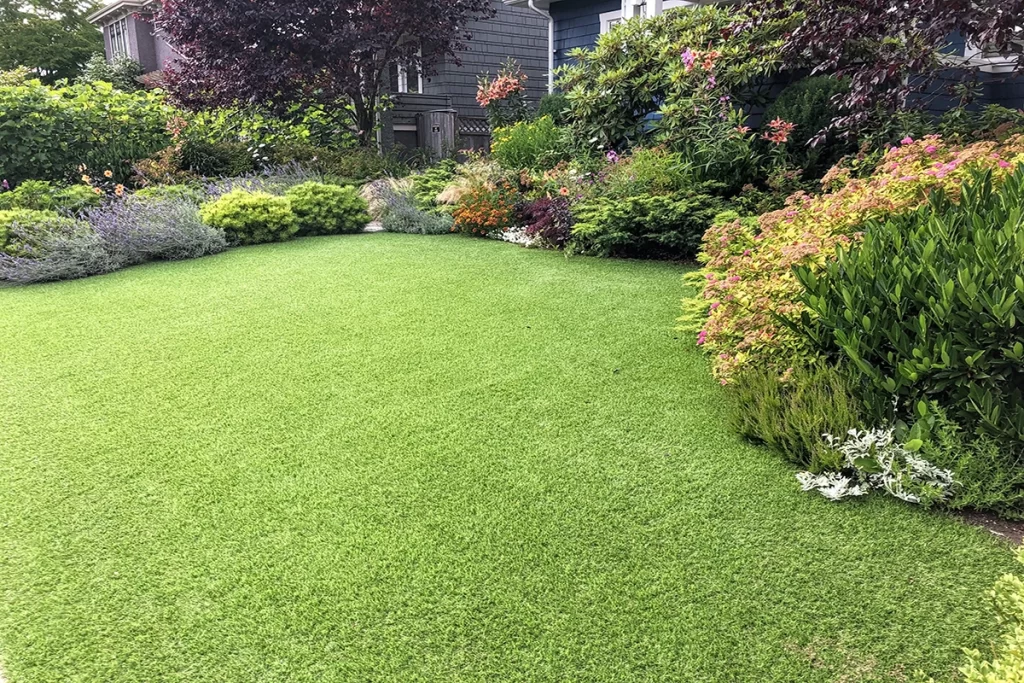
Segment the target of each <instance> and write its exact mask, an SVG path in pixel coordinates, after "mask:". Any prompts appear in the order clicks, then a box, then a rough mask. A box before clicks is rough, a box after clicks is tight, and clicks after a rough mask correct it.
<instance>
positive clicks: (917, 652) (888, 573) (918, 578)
mask: <svg viewBox="0 0 1024 683" xmlns="http://www.w3.org/2000/svg"><path fill="white" fill-rule="evenodd" d="M681 274H682V270H681V269H680V268H679V267H678V266H672V265H667V264H657V263H637V262H623V261H608V260H603V261H602V260H591V259H584V258H574V259H568V260H567V259H565V258H563V257H562V256H560V255H558V254H556V253H551V252H540V251H533V250H526V249H521V248H518V247H514V246H510V245H506V244H501V243H496V242H487V241H474V240H471V239H467V238H460V237H419V236H407V235H387V234H380V235H359V236H352V237H340V238H315V239H305V240H298V241H294V242H290V243H286V244H279V245H273V246H263V247H253V248H246V249H238V250H234V251H231V252H229V253H225V254H222V255H219V256H216V257H211V258H207V259H202V260H198V261H191V262H185V263H166V264H156V265H149V266H143V267H139V268H134V269H130V270H127V271H122V272H119V273H115V274H112V275H109V276H104V277H97V278H93V279H89V280H84V281H79V282H72V283H64V284H57V285H46V286H36V287H31V288H23V289H9V290H3V291H0V329H2V330H3V332H4V334H3V342H2V344H0V415H2V417H3V426H4V429H3V432H2V441H0V449H2V452H0V661H2V662H3V669H4V671H5V675H6V677H7V679H8V681H10V683H17V682H20V681H56V680H61V681H65V680H75V681H157V680H183V681H186V680H187V681H256V680H259V681H272V680H273V681H371V680H372V681H385V680H387V681H416V680H424V681H426V680H430V681H480V680H489V681H513V680H520V681H711V682H717V681H844V682H846V683H854V682H855V681H874V680H902V679H901V678H900V676H902V675H904V674H909V673H911V672H913V670H914V669H916V668H923V669H926V670H928V671H929V672H932V673H934V674H936V675H938V676H939V677H940V679H943V680H947V679H949V678H950V676H951V673H952V672H953V671H954V669H955V666H956V665H957V663H958V661H959V659H960V654H959V648H960V646H962V645H971V646H982V645H984V643H985V641H986V639H987V638H989V637H991V636H992V635H993V634H994V624H993V623H991V622H992V620H991V615H990V614H989V613H988V611H987V607H986V603H985V601H984V599H983V593H984V591H985V590H986V589H988V588H989V587H990V586H991V584H992V583H993V581H994V580H995V578H996V577H997V576H998V575H999V574H1001V573H1003V572H1004V571H1006V570H1008V569H1010V568H1012V566H1013V563H1012V562H1011V553H1010V551H1009V549H1008V547H1007V546H1004V545H1001V544H1000V543H998V542H997V541H996V540H994V539H993V538H992V537H990V536H988V535H987V534H986V532H984V531H981V530H978V529H975V528H971V527H967V526H964V525H962V524H960V523H958V522H956V521H954V520H952V519H949V518H946V517H944V516H942V515H939V514H935V513H927V512H923V511H921V510H917V509H914V508H911V507H909V506H906V505H902V504H899V503H896V502H892V501H888V500H883V499H873V500H870V501H866V502H861V501H858V502H853V503H849V504H843V505H835V504H830V503H828V502H826V501H825V500H824V499H821V498H820V497H815V496H812V495H810V494H804V493H801V492H800V491H799V490H798V486H797V484H796V481H795V479H794V477H793V474H794V471H793V470H792V469H791V468H789V467H787V466H786V465H784V464H783V463H782V461H781V459H780V458H779V457H777V456H776V455H774V454H772V453H770V452H768V451H766V450H763V449H759V448H756V447H754V446H751V445H748V444H745V443H743V442H742V441H741V440H740V439H738V438H737V437H735V436H734V435H732V434H731V433H730V432H729V430H728V429H727V427H726V426H725V424H724V412H725V405H724V399H723V395H722V391H721V388H720V387H719V386H717V385H716V384H715V383H714V381H713V380H711V379H710V378H709V376H708V372H707V371H706V368H705V361H704V360H703V359H702V357H701V356H700V355H699V353H698V352H697V350H696V349H695V348H694V345H693V342H692V340H691V339H689V338H683V337H681V336H680V335H678V334H677V333H675V332H674V331H673V327H674V324H675V323H674V318H675V317H676V314H677V310H678V299H679V296H680V292H681V284H680V275H681Z"/></svg>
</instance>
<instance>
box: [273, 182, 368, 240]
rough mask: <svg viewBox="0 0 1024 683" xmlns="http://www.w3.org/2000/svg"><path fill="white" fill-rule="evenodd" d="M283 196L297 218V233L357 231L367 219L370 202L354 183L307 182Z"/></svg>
mask: <svg viewBox="0 0 1024 683" xmlns="http://www.w3.org/2000/svg"><path fill="white" fill-rule="evenodd" d="M285 196H286V197H287V198H288V199H289V200H291V204H292V211H294V212H295V215H296V216H297V217H298V219H299V233H298V234H300V235H331V234H335V233H346V232H360V231H361V230H362V229H363V228H365V227H366V224H367V223H369V222H370V214H369V208H370V207H369V204H368V203H367V201H366V200H365V199H363V198H362V197H360V196H359V193H358V191H356V189H355V188H354V187H338V186H337V185H328V184H326V183H318V182H308V183H302V184H301V185H296V186H295V187H293V188H291V189H290V190H288V192H286V193H285Z"/></svg>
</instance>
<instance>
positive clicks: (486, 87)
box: [476, 58, 529, 128]
mask: <svg viewBox="0 0 1024 683" xmlns="http://www.w3.org/2000/svg"><path fill="white" fill-rule="evenodd" d="M476 101H477V103H478V104H479V105H480V106H481V107H483V108H484V109H486V110H487V118H488V119H489V120H490V122H491V127H492V128H501V127H504V126H510V125H512V124H513V123H517V122H519V121H525V120H526V118H527V116H528V114H529V110H528V108H527V106H526V74H525V73H523V70H522V69H521V68H519V64H518V63H516V61H515V60H514V59H511V58H509V59H508V60H507V61H506V62H505V63H504V64H503V65H502V67H501V71H499V72H498V75H497V76H496V77H495V78H494V80H491V76H490V74H484V75H482V76H480V77H479V78H478V79H477V88H476Z"/></svg>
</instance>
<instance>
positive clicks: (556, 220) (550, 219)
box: [519, 197, 573, 249]
mask: <svg viewBox="0 0 1024 683" xmlns="http://www.w3.org/2000/svg"><path fill="white" fill-rule="evenodd" d="M519 217H520V222H521V223H522V224H523V225H524V226H525V233H526V237H528V238H530V239H531V243H532V241H533V240H536V239H540V240H543V242H544V244H546V245H548V246H552V247H554V248H555V249H561V248H562V247H564V246H565V245H566V243H567V242H568V241H569V238H570V237H572V226H573V217H572V210H571V209H570V207H569V200H568V199H566V198H565V197H556V198H554V199H552V198H549V197H542V198H540V199H537V200H535V201H532V202H529V203H527V204H524V205H523V206H522V207H521V208H520V209H519Z"/></svg>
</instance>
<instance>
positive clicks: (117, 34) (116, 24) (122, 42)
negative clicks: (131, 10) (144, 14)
mask: <svg viewBox="0 0 1024 683" xmlns="http://www.w3.org/2000/svg"><path fill="white" fill-rule="evenodd" d="M109 27H110V58H111V59H117V58H118V57H131V56H132V51H131V46H130V45H129V40H128V17H121V18H120V19H117V20H115V21H112V22H110V25H109Z"/></svg>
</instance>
